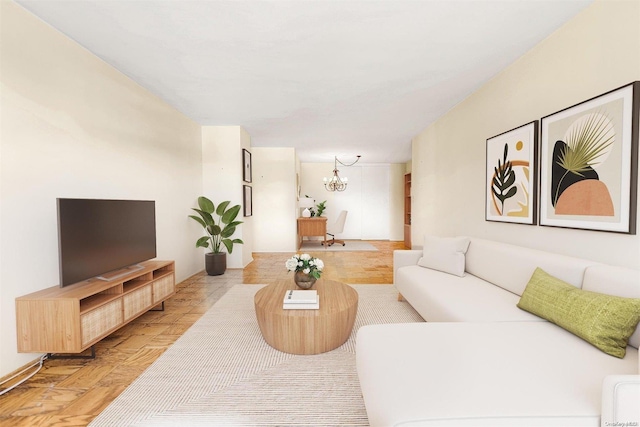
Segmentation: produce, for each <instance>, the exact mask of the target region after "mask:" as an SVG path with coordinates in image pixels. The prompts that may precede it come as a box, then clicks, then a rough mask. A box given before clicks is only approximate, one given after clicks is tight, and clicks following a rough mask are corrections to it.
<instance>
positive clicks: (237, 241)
mask: <svg viewBox="0 0 640 427" xmlns="http://www.w3.org/2000/svg"><path fill="white" fill-rule="evenodd" d="M232 242H233V243H238V244H239V245H244V242H243V241H242V239H233V240H232Z"/></svg>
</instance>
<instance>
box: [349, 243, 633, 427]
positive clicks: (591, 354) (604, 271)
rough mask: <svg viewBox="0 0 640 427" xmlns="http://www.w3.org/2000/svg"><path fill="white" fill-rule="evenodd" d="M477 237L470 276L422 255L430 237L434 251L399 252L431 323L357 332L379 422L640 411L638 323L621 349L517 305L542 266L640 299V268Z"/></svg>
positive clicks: (466, 263)
mask: <svg viewBox="0 0 640 427" xmlns="http://www.w3.org/2000/svg"><path fill="white" fill-rule="evenodd" d="M469 240H470V244H469V245H468V250H467V251H466V254H464V253H463V254H462V267H463V269H462V271H461V273H462V274H463V275H462V277H459V276H457V275H454V274H450V273H445V272H442V271H438V270H435V269H433V268H426V267H423V266H420V265H418V261H419V259H420V258H421V257H423V255H426V248H427V246H428V245H427V243H426V242H425V252H423V250H406V251H396V252H395V253H394V284H395V286H396V287H397V289H398V291H399V292H400V294H401V295H402V297H403V298H404V299H406V300H407V301H408V302H409V303H410V304H411V305H412V306H413V307H414V308H415V309H416V311H418V313H420V315H421V316H422V317H423V318H424V319H425V320H426V321H427V322H425V323H412V324H392V325H370V326H365V327H362V328H360V330H359V331H358V336H357V344H356V360H357V369H358V376H359V379H360V384H361V388H362V393H363V397H364V401H365V405H366V409H367V414H368V417H369V422H370V424H371V426H385V427H386V426H599V425H602V426H614V425H624V424H621V423H633V422H639V421H640V376H639V375H638V374H639V373H640V366H639V360H638V346H639V345H640V328H636V331H635V333H634V334H633V335H632V336H631V338H630V339H629V345H628V347H627V348H626V354H625V356H624V357H623V358H618V357H614V356H611V355H609V354H606V353H605V352H603V351H601V350H600V349H598V348H596V347H594V346H593V345H592V344H590V343H588V342H587V341H584V340H583V339H581V338H579V337H577V336H575V335H573V334H572V333H570V332H568V331H566V330H565V329H562V328H561V327H559V326H557V325H555V324H553V323H551V322H548V321H546V320H544V319H542V318H540V317H538V316H536V315H534V314H531V313H529V312H526V311H524V310H521V309H520V308H518V307H517V304H518V301H519V300H520V296H521V295H522V293H523V291H524V290H525V287H526V286H527V283H528V282H529V280H530V278H531V276H532V274H533V272H534V271H535V270H536V268H541V269H542V270H544V271H546V272H547V273H549V274H550V275H552V276H555V277H557V278H558V279H561V280H563V281H565V282H567V283H569V284H571V285H573V286H575V287H576V288H581V289H583V290H588V291H593V292H598V293H606V294H609V295H617V296H622V297H627V298H640V271H637V270H632V269H624V268H620V267H614V266H607V265H603V264H598V263H595V262H592V261H588V260H583V259H578V258H572V257H567V256H562V255H557V254H552V253H549V252H543V251H537V250H533V249H527V248H523V247H517V246H513V245H508V244H504V243H498V242H492V241H488V240H482V239H476V238H471V239H469ZM445 263H446V262H445ZM423 264H424V263H423ZM436 267H437V266H436ZM445 270H447V268H445ZM603 382H604V386H603ZM616 423H618V424H616ZM627 425H633V424H627ZM636 425H637V424H636Z"/></svg>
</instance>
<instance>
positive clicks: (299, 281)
mask: <svg viewBox="0 0 640 427" xmlns="http://www.w3.org/2000/svg"><path fill="white" fill-rule="evenodd" d="M293 281H294V282H296V285H298V287H299V288H302V289H310V288H311V287H312V286H313V285H314V284H315V283H316V278H315V277H313V276H312V275H310V274H305V273H303V272H302V271H296V272H295V274H294V275H293Z"/></svg>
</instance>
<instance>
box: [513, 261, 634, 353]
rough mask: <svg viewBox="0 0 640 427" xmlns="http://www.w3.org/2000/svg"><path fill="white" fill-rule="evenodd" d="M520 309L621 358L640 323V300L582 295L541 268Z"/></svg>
mask: <svg viewBox="0 0 640 427" xmlns="http://www.w3.org/2000/svg"><path fill="white" fill-rule="evenodd" d="M518 307H520V308H521V309H523V310H526V311H528V312H530V313H533V314H535V315H537V316H540V317H542V318H543V319H547V320H548V321H550V322H553V323H555V324H556V325H558V326H560V327H561V328H564V329H566V330H567V331H569V332H571V333H573V334H575V335H577V336H579V337H580V338H582V339H583V340H585V341H588V342H589V343H591V344H593V345H594V346H596V347H598V348H599V349H600V350H602V351H604V352H605V353H607V354H610V355H612V356H616V357H620V358H622V357H624V355H625V352H626V350H627V341H628V340H629V337H630V336H631V335H632V334H633V332H634V331H635V329H636V325H637V324H638V321H640V298H623V297H617V296H613V295H606V294H600V293H597V292H590V291H583V290H582V289H578V288H576V287H575V286H571V285H570V284H568V283H566V282H563V281H562V280H560V279H557V278H555V277H553V276H551V275H549V274H547V273H546V272H544V271H543V270H542V269H540V268H536V271H534V272H533V276H531V279H530V280H529V283H528V284H527V287H526V289H525V290H524V292H523V293H522V297H521V298H520V301H519V302H518Z"/></svg>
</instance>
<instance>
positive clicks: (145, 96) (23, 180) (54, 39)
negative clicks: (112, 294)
mask: <svg viewBox="0 0 640 427" xmlns="http://www.w3.org/2000/svg"><path fill="white" fill-rule="evenodd" d="M0 19H1V21H0V31H1V33H0V43H1V44H0V54H1V57H2V61H0V67H1V68H0V83H1V86H0V110H1V111H0V120H1V126H0V183H1V187H0V191H1V192H0V232H1V235H2V239H1V241H0V260H1V264H0V324H1V327H0V376H3V375H6V374H8V373H9V372H11V371H13V370H15V369H17V368H19V367H21V366H23V365H24V364H26V363H28V362H30V361H32V360H34V359H35V358H36V357H37V355H34V354H18V353H17V351H16V336H15V331H16V328H15V298H16V297H18V296H20V295H24V294H27V293H30V292H34V291H37V290H40V289H44V288H47V287H51V286H56V285H58V283H59V279H58V242H57V220H56V218H57V215H56V198H57V197H79V198H123V199H147V200H155V201H156V216H157V219H156V226H157V239H158V240H157V252H158V258H159V259H173V260H175V261H176V276H177V280H183V279H185V278H187V277H188V276H190V275H192V274H194V273H196V272H198V271H200V270H202V261H201V260H200V258H199V256H198V252H197V250H196V248H195V245H194V244H195V240H196V238H197V237H198V236H197V234H196V233H194V231H193V229H192V228H191V227H190V225H191V224H190V222H191V220H189V219H188V218H187V215H188V214H189V208H190V207H191V206H192V205H193V203H194V202H195V199H196V197H197V196H198V195H199V194H200V192H201V190H202V175H201V136H200V126H199V125H198V124H196V123H194V122H193V121H191V120H189V119H187V118H186V117H184V116H183V115H182V114H180V113H179V112H177V111H176V110H174V109H173V108H171V107H169V106H168V105H167V104H165V103H164V102H163V101H161V100H160V99H159V98H157V97H155V96H153V95H151V94H150V93H149V92H148V91H146V90H145V89H143V88H142V87H140V86H138V85H137V84H135V83H134V82H133V81H131V80H130V79H129V78H127V77H126V76H124V75H122V74H121V73H119V72H118V71H116V70H115V69H113V68H112V67H110V66H108V65H107V64H105V63H104V62H102V61H101V60H100V59H98V58H97V57H95V56H93V55H91V54H90V53H88V52H87V51H86V50H85V49H84V48H82V47H80V46H79V45H78V44H76V43H75V42H74V41H72V40H70V39H69V38H67V37H65V36H64V35H62V34H61V33H59V32H57V31H55V30H53V29H52V28H51V27H49V26H48V25H46V24H44V23H42V22H41V21H40V20H39V19H37V18H35V17H34V16H33V15H31V14H29V13H28V12H26V11H25V10H24V9H22V8H21V7H19V6H17V5H16V4H14V3H12V2H7V1H2V2H0Z"/></svg>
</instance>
